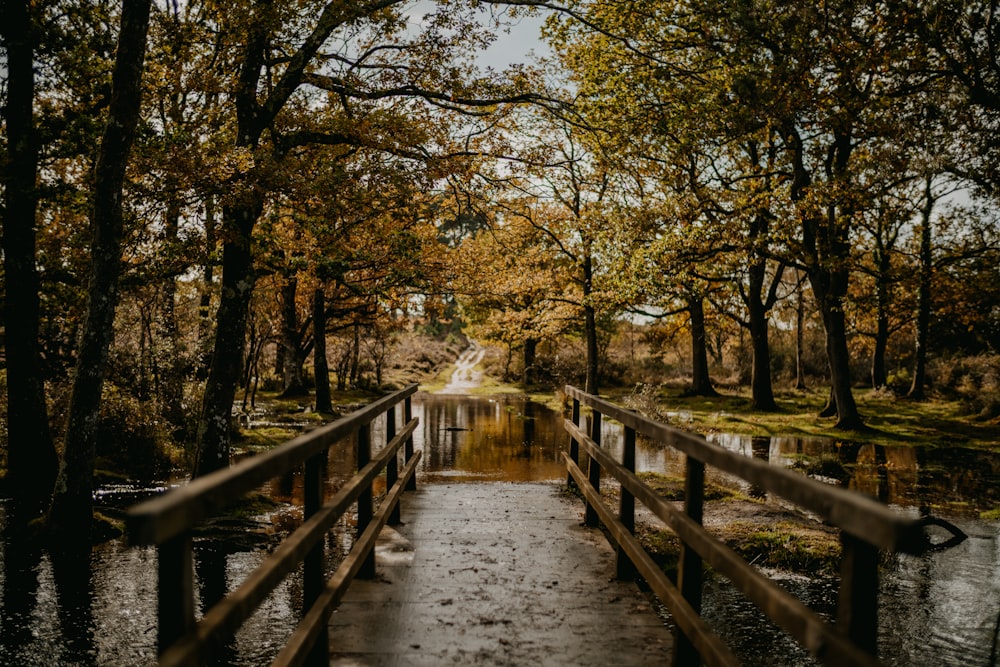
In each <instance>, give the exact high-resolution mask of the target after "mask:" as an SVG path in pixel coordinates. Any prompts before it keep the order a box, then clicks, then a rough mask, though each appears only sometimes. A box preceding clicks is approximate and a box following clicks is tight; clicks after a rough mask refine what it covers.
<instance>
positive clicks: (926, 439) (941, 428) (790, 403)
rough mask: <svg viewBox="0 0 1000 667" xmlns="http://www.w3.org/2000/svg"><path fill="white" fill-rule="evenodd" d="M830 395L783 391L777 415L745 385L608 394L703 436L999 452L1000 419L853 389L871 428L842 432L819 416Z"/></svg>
mask: <svg viewBox="0 0 1000 667" xmlns="http://www.w3.org/2000/svg"><path fill="white" fill-rule="evenodd" d="M828 391H829V390H828V389H826V388H816V389H812V390H806V391H797V390H787V391H779V392H777V395H776V396H775V399H776V402H777V404H778V410H777V411H774V412H761V411H754V410H752V409H751V401H750V393H749V389H748V388H739V389H736V390H720V392H719V396H714V397H696V396H685V395H684V391H683V388H681V387H667V386H660V387H648V386H643V387H639V388H631V389H625V388H621V389H610V390H608V391H607V392H605V393H606V394H607V395H608V396H609V397H610V398H611V399H612V400H616V401H619V402H621V403H623V404H624V405H628V406H629V407H632V408H634V409H636V410H639V411H640V412H643V413H645V414H648V415H650V416H653V417H656V418H658V419H665V420H666V421H668V422H669V423H671V424H673V425H674V426H678V427H680V428H687V429H691V430H694V431H697V432H699V433H704V434H708V433H735V434H742V435H768V436H770V435H797V436H805V437H822V438H832V439H835V440H844V439H849V440H851V441H852V442H861V443H874V444H883V445H927V446H935V447H947V446H962V447H977V448H984V449H994V448H1000V420H998V419H989V420H984V419H981V418H979V417H977V416H976V415H974V414H969V411H968V408H967V407H966V406H965V405H964V404H963V403H962V402H960V401H953V400H944V399H941V398H931V399H929V400H926V401H912V400H908V399H905V398H900V397H896V396H894V395H892V394H891V393H889V392H876V391H872V390H871V389H855V391H854V395H855V399H856V400H857V402H858V407H859V409H860V411H861V414H862V417H863V419H864V421H865V424H866V425H867V426H868V429H867V430H864V431H851V432H845V431H842V430H838V429H836V428H835V423H836V420H835V419H833V418H823V417H820V416H819V412H820V410H822V408H823V406H824V405H825V403H826V398H827V393H828Z"/></svg>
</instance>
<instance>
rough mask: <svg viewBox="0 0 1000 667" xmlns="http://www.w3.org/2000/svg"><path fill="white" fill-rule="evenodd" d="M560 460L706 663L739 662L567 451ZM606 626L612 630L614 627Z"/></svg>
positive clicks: (737, 663) (733, 663)
mask: <svg viewBox="0 0 1000 667" xmlns="http://www.w3.org/2000/svg"><path fill="white" fill-rule="evenodd" d="M563 460H564V461H565V462H566V467H567V469H568V470H569V473H570V474H571V475H572V476H573V478H574V479H575V480H576V482H577V485H578V487H579V488H580V491H581V492H582V493H583V495H584V497H585V498H586V499H587V502H588V503H590V504H591V505H592V506H593V507H594V509H595V511H596V512H597V513H598V515H599V516H600V518H601V521H602V522H603V523H604V527H605V528H606V529H607V530H608V532H609V533H610V534H611V536H612V538H613V539H614V541H615V542H616V543H617V544H620V545H621V546H622V548H623V549H625V551H626V553H627V554H628V556H629V558H631V560H632V562H633V563H634V564H635V566H636V569H637V570H638V571H639V573H640V574H641V575H642V576H643V578H644V579H645V580H646V583H647V584H649V587H650V588H651V589H652V590H653V592H654V593H655V594H656V596H657V597H658V598H660V601H661V602H663V603H664V604H665V605H666V606H667V608H668V609H669V610H670V613H671V615H672V616H673V620H674V623H676V624H677V627H678V628H680V629H681V631H682V632H683V633H684V635H685V636H686V637H688V638H689V639H690V640H691V642H692V643H693V644H694V646H695V647H696V648H697V649H698V653H699V654H700V655H701V657H702V659H703V660H704V661H705V663H706V664H708V665H712V666H715V665H727V666H735V665H739V664H740V663H739V660H737V659H736V656H734V655H733V654H732V652H731V651H730V650H729V647H727V646H726V645H725V643H724V642H723V641H722V640H721V639H720V638H719V636H718V635H716V634H715V633H714V632H713V631H712V629H711V628H710V627H708V625H707V624H706V623H705V621H704V620H703V619H702V618H701V616H699V615H698V613H697V612H696V611H695V610H693V609H692V608H691V606H690V605H688V603H687V601H686V600H685V599H684V597H683V596H682V595H681V594H680V591H678V590H677V588H676V587H675V586H674V584H673V583H671V581H670V579H668V578H667V575H666V574H664V573H663V570H661V569H660V568H659V566H658V565H657V564H656V563H655V562H653V559H652V558H650V556H649V554H648V553H646V550H645V549H643V548H642V545H641V544H639V541H638V540H637V539H636V538H635V536H634V535H632V534H631V533H629V532H628V530H626V529H625V527H624V526H623V525H622V524H621V522H620V521H618V519H617V517H615V515H614V513H613V512H612V511H611V510H610V509H608V508H607V507H606V506H605V505H604V503H603V501H602V499H601V496H600V494H599V493H598V492H597V491H596V490H595V489H594V488H593V487H591V486H590V484H589V482H588V480H587V478H586V477H585V476H584V474H583V471H582V470H580V468H579V466H577V465H576V464H575V463H574V462H573V461H572V460H571V459H570V458H569V456H568V455H567V454H566V453H563ZM609 630H611V631H613V629H609Z"/></svg>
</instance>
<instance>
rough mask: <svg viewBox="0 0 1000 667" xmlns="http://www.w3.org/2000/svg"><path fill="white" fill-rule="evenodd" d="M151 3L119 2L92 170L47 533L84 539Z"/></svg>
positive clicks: (146, 0) (137, 0)
mask: <svg viewBox="0 0 1000 667" xmlns="http://www.w3.org/2000/svg"><path fill="white" fill-rule="evenodd" d="M149 11H150V0H124V2H123V3H122V15H121V29H120V32H119V36H118V51H117V55H116V56H115V67H114V72H113V74H112V82H111V103H110V106H109V110H108V113H109V118H108V124H107V126H106V128H105V130H104V135H103V137H102V138H101V148H100V153H99V154H98V157H97V164H96V167H95V170H94V199H93V207H92V222H91V225H92V229H93V230H94V238H93V243H92V245H91V265H90V280H89V286H88V297H89V298H88V304H87V315H86V320H85V321H84V325H83V333H82V336H81V339H80V346H79V351H78V353H77V360H76V374H75V376H74V378H73V388H72V392H71V398H70V407H69V422H68V427H67V430H66V440H65V452H64V454H63V464H62V465H61V466H60V470H59V477H58V479H57V480H56V486H55V494H54V495H53V498H52V507H51V508H50V510H49V521H50V525H51V527H52V528H53V529H54V530H55V531H56V532H57V533H59V534H80V535H81V536H84V537H89V531H90V524H91V519H92V514H93V476H94V459H95V452H96V445H97V442H96V440H97V420H98V415H99V413H100V408H101V388H102V386H103V384H104V375H105V370H106V366H107V356H108V348H109V347H110V345H111V340H112V338H113V336H114V319H115V309H116V307H117V304H118V277H119V274H120V273H121V264H122V257H121V253H122V248H121V242H122V230H123V218H124V214H123V211H122V189H123V186H124V182H125V168H126V166H127V164H128V159H129V154H130V152H131V150H132V143H133V141H134V139H135V129H136V125H137V123H138V121H139V110H140V103H141V100H142V72H143V61H144V58H145V53H146V33H147V29H148V27H149Z"/></svg>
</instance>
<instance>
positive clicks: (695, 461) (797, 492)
mask: <svg viewBox="0 0 1000 667" xmlns="http://www.w3.org/2000/svg"><path fill="white" fill-rule="evenodd" d="M565 393H566V395H567V396H569V397H571V398H572V399H573V415H574V419H572V420H570V419H567V420H566V421H565V426H566V430H567V431H568V432H569V434H570V437H571V448H570V449H571V451H570V453H568V454H564V457H565V459H566V463H567V468H568V469H569V473H570V477H571V479H572V480H573V481H574V482H575V484H576V485H577V486H578V487H579V488H580V489H581V490H582V491H583V494H584V497H585V499H586V502H587V508H588V516H589V515H590V514H591V513H594V514H597V515H600V520H601V522H603V523H604V525H605V527H606V528H607V529H608V532H609V533H610V534H611V537H612V539H613V540H614V541H615V542H616V543H617V544H618V546H619V566H618V570H619V573H621V572H628V571H629V567H626V566H625V565H626V564H624V563H623V561H631V564H632V566H633V567H634V568H635V569H637V570H639V573H640V574H642V576H643V577H644V578H646V580H647V582H648V583H649V584H650V586H651V588H652V589H653V591H654V592H655V593H656V594H657V595H658V596H659V597H660V599H661V600H662V601H663V602H664V604H666V605H667V607H668V608H669V609H670V610H671V613H672V614H673V616H674V618H675V620H676V622H677V625H678V628H679V629H680V630H681V631H682V632H683V633H684V634H683V635H682V636H680V637H678V641H677V642H676V644H675V659H674V662H675V664H681V663H683V664H689V663H693V664H696V663H697V661H698V660H699V655H700V658H701V659H703V660H705V661H706V662H707V663H708V664H720V665H728V664H731V662H730V655H729V654H728V650H722V649H724V646H721V640H719V639H718V638H717V637H716V636H715V635H714V634H710V631H709V634H706V632H705V629H704V628H703V627H702V626H701V625H700V623H701V621H700V618H699V617H698V610H699V609H700V607H701V568H702V563H701V561H702V559H704V560H705V561H706V562H708V563H709V564H710V565H711V566H712V567H713V568H714V569H715V570H716V571H718V572H719V573H721V574H723V575H725V576H726V577H728V578H729V579H730V580H731V581H732V583H733V584H734V585H735V586H736V587H737V588H738V589H739V590H740V591H741V592H742V593H744V594H745V595H746V596H747V597H748V598H749V599H751V600H752V601H754V602H755V603H756V604H757V605H758V607H759V608H760V609H761V610H762V611H763V612H764V613H765V614H766V615H767V616H769V617H770V618H771V620H773V621H774V622H775V623H776V624H778V625H779V626H781V627H783V628H784V629H785V630H786V631H787V632H788V633H789V634H790V635H791V636H792V637H793V638H795V639H796V640H797V641H799V642H800V643H801V644H802V645H803V646H804V647H805V648H806V649H807V650H809V651H810V652H811V653H812V654H813V655H814V656H816V657H817V658H819V659H820V660H822V661H823V662H824V663H827V664H835V665H866V666H873V665H878V664H879V663H878V661H877V659H876V647H875V644H876V641H875V640H876V627H877V622H876V620H877V619H876V609H877V595H878V550H879V549H884V550H889V551H908V552H914V553H916V552H919V551H920V545H921V544H925V543H924V542H923V540H922V536H923V530H922V525H921V523H920V522H919V521H914V520H909V519H906V518H904V517H900V516H898V515H896V514H894V513H892V512H891V511H890V510H889V509H888V508H886V507H885V506H884V505H881V504H879V503H877V502H876V501H874V500H872V499H870V498H868V497H866V496H862V495H861V494H858V493H855V492H853V491H848V490H845V489H839V488H834V487H830V486H828V485H825V484H822V483H820V482H816V481H815V480H812V479H809V478H807V477H804V476H802V475H797V474H795V473H792V472H789V471H785V470H781V469H777V468H774V467H772V466H769V465H767V464H765V463H763V462H760V461H756V460H753V459H748V458H746V457H743V456H740V455H738V454H735V453H733V452H729V451H727V450H725V449H723V448H722V447H719V446H718V445H714V444H711V443H709V442H707V441H706V440H705V439H704V438H703V437H702V436H699V435H695V434H691V433H686V432H684V431H680V430H678V429H675V428H672V427H669V426H666V425H664V424H660V423H659V422H655V421H653V420H650V419H647V418H645V417H642V416H641V415H638V414H636V413H634V412H631V411H628V410H624V409H622V408H620V407H618V406H617V405H614V404H612V403H609V402H608V401H606V400H604V399H600V398H597V397H596V396H591V395H590V394H587V393H585V392H583V391H580V390H579V389H577V388H575V387H566V388H565ZM581 404H583V405H587V406H589V407H590V408H591V409H592V410H593V411H594V412H593V425H594V426H593V431H592V432H591V434H590V435H588V434H587V433H586V432H584V430H583V429H581V428H580V426H579V425H578V423H577V421H578V420H579V415H580V405H581ZM602 415H603V416H606V417H609V418H612V419H614V420H616V421H618V422H620V423H621V424H622V426H623V428H624V429H625V436H626V437H625V442H626V451H625V456H624V458H625V459H626V460H625V464H624V465H623V464H622V463H619V462H617V461H615V460H614V459H613V458H612V456H611V455H610V454H608V453H607V452H606V451H605V450H603V449H601V445H600V423H601V418H602ZM636 433H642V434H644V435H646V436H647V437H650V438H652V439H654V440H656V441H658V442H662V443H665V444H669V445H671V446H673V447H675V448H676V449H678V450H680V451H682V452H684V453H685V454H686V455H687V477H686V483H685V509H684V511H681V510H679V509H677V508H676V507H674V506H673V505H672V504H670V503H668V502H666V501H664V499H663V498H662V497H661V496H659V494H657V493H656V492H655V491H653V490H652V489H650V488H649V487H648V486H647V485H646V484H644V483H643V482H642V481H640V480H639V479H638V478H637V477H636V476H635V470H634V460H635V457H634V446H635V434H636ZM630 448H631V451H630ZM581 451H582V452H584V453H586V454H587V456H588V468H589V472H588V474H587V476H586V477H584V474H583V472H582V471H581V470H580V468H579V452H581ZM705 464H709V465H712V466H714V467H717V468H719V469H720V470H724V471H726V472H729V473H731V474H734V475H737V476H739V477H741V478H743V479H745V480H747V481H750V482H752V483H753V484H755V485H758V486H760V487H762V488H764V489H766V490H767V491H770V492H773V493H776V494H778V495H780V496H782V497H784V498H786V499H788V500H791V501H792V502H795V503H796V504H798V505H800V506H801V507H804V508H806V509H809V510H811V511H813V512H815V513H816V514H817V515H819V516H820V517H821V518H822V519H824V520H826V521H828V522H829V523H831V524H833V525H834V526H837V527H839V528H840V529H841V539H842V543H843V545H844V553H843V559H842V569H841V592H840V601H839V604H838V620H837V625H836V626H834V625H831V624H830V623H828V622H826V621H825V620H823V619H822V618H821V617H819V616H818V615H817V614H816V613H815V612H813V611H811V610H810V609H809V608H808V607H806V606H805V605H804V604H802V603H801V602H800V601H799V600H797V599H796V598H794V597H793V596H792V595H790V594H789V593H787V592H786V591H785V590H784V589H783V588H781V587H780V586H778V585H777V584H775V583H774V582H773V581H771V580H770V579H768V578H767V577H765V576H764V575H762V574H761V573H760V572H759V571H758V570H757V569H755V568H754V567H752V566H751V565H750V564H749V563H747V562H746V561H745V560H743V559H742V558H741V557H740V556H739V555H738V554H736V553H735V552H734V551H733V550H732V549H730V548H729V547H728V546H726V545H725V544H724V543H723V542H721V541H720V540H718V539H717V538H715V537H713V536H712V535H710V534H709V533H708V532H706V531H705V530H704V528H702V526H701V511H702V510H701V503H702V498H703V492H704V466H705ZM603 471H606V472H608V473H609V474H610V475H612V476H613V477H614V478H615V479H617V480H618V482H619V483H620V484H621V511H620V512H619V517H615V516H614V514H613V513H612V512H611V510H609V509H608V508H607V507H605V506H604V503H603V501H602V499H601V495H600V490H599V489H600V476H601V473H602V472H603ZM635 500H639V501H640V502H642V503H643V504H644V505H645V506H646V507H647V508H648V509H649V510H650V511H652V512H653V513H654V514H656V515H657V516H658V517H659V518H660V519H662V520H663V521H664V522H665V523H666V524H667V525H668V526H669V527H670V528H671V529H672V530H673V531H674V532H675V533H676V534H677V536H678V537H679V538H680V540H681V544H682V547H681V560H680V566H679V572H678V577H677V579H678V582H677V585H676V586H675V585H674V584H673V583H671V582H670V581H669V580H668V579H667V578H666V576H665V575H663V573H662V571H660V570H659V569H658V568H655V567H654V571H653V572H649V565H648V563H646V564H644V561H646V560H648V561H649V562H650V563H651V562H652V561H651V559H649V557H648V554H646V552H645V550H644V549H642V547H641V545H639V543H638V541H637V540H636V539H635V537H634V535H633V532H634V529H633V528H632V526H634V514H633V512H634V501H635ZM590 523H591V525H596V520H592V521H590ZM627 526H628V527H627ZM720 647H721V648H720Z"/></svg>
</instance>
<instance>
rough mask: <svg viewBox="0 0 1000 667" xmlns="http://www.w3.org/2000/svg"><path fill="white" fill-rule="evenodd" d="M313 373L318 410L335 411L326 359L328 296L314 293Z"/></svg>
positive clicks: (318, 289) (317, 290)
mask: <svg viewBox="0 0 1000 667" xmlns="http://www.w3.org/2000/svg"><path fill="white" fill-rule="evenodd" d="M313 338H314V339H315V343H314V344H313V374H314V375H315V376H316V412H333V403H332V402H331V400H330V366H329V364H327V361H326V296H325V295H324V294H323V288H322V287H319V288H317V289H316V291H315V292H314V293H313Z"/></svg>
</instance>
